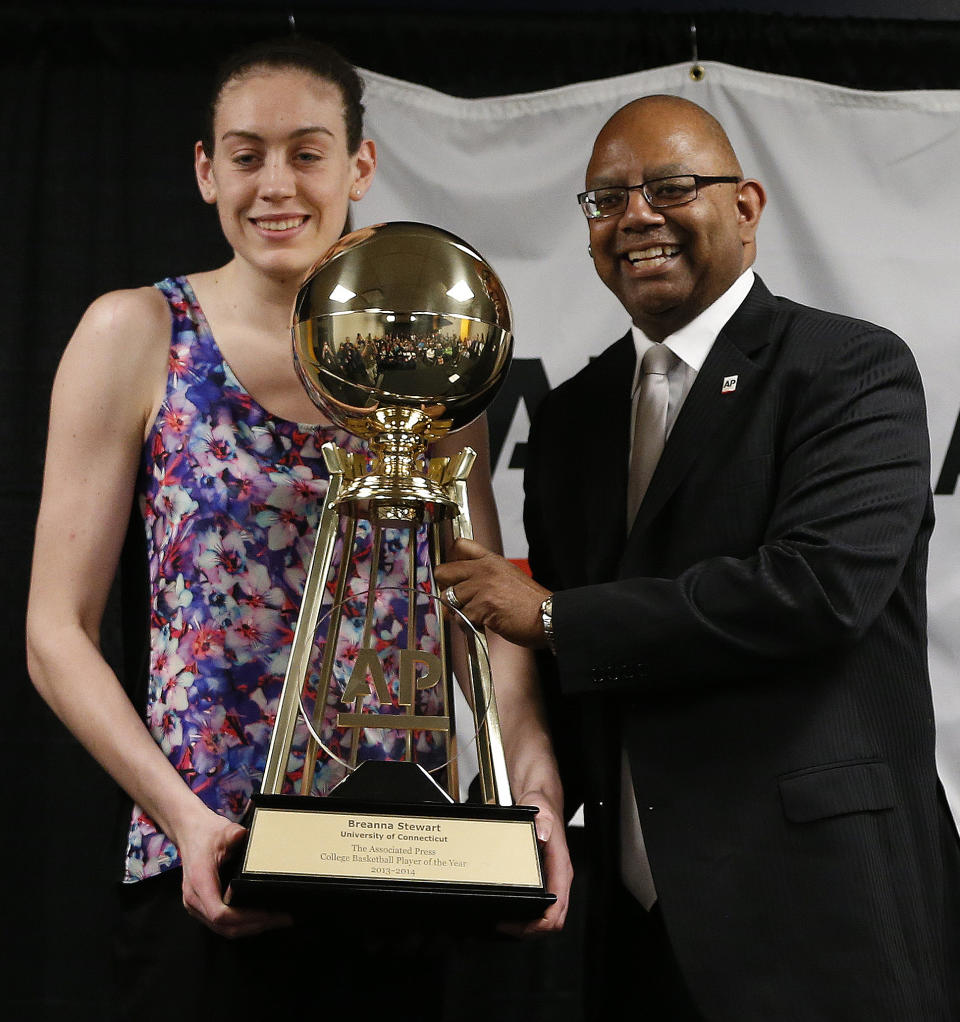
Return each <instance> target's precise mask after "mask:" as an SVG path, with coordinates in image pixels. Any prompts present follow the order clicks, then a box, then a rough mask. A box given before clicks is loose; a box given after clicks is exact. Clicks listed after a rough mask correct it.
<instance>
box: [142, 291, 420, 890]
mask: <svg viewBox="0 0 960 1022" xmlns="http://www.w3.org/2000/svg"><path fill="white" fill-rule="evenodd" d="M156 286H157V287H158V288H159V289H160V291H161V292H162V293H163V294H164V296H165V297H166V299H167V301H168V303H169V305H170V310H171V316H172V338H171V346H170V362H169V371H168V379H167V390H166V395H165V399H164V401H163V405H162V407H161V409H160V411H159V413H158V415H157V417H156V420H155V421H154V423H153V427H152V429H151V432H150V435H149V437H148V440H147V443H146V445H145V448H144V457H143V462H142V465H141V470H140V476H139V480H138V489H137V493H138V501H139V507H140V512H141V514H142V516H143V522H144V528H145V530H146V539H147V555H148V560H149V579H150V594H151V596H150V649H151V654H150V673H149V684H148V693H147V706H146V722H147V726H148V727H149V729H150V732H151V733H152V735H153V737H154V738H155V740H156V741H157V743H158V744H159V746H160V748H161V749H162V750H163V752H164V753H165V754H166V756H167V758H168V759H169V760H170V762H171V763H172V764H173V766H174V767H175V768H176V769H177V771H178V772H179V773H180V776H181V777H182V778H183V780H184V781H185V783H186V784H188V785H189V787H190V788H191V790H192V791H193V792H194V793H195V794H196V795H197V796H199V797H200V798H201V799H202V800H203V801H204V802H205V803H206V804H207V805H208V806H209V807H210V808H211V809H213V810H215V811H216V812H218V813H220V814H222V815H223V816H226V817H228V818H230V819H232V820H238V819H240V817H241V816H242V815H243V812H244V810H245V808H246V805H247V801H248V799H249V798H250V796H251V795H252V794H253V793H254V792H255V791H257V790H258V788H259V784H260V779H261V776H262V772H263V767H264V762H265V760H266V755H267V749H268V747H269V743H270V735H271V731H272V726H273V719H274V715H275V713H276V710H277V704H278V700H279V696H280V691H281V688H282V685H283V677H284V672H285V670H286V666H287V657H288V653H289V647H290V643H291V641H292V639H293V631H294V627H295V624H296V618H297V613H298V610H299V605H300V599H301V595H302V592H303V586H304V581H305V578H306V571H307V567H308V566H309V561H310V556H311V554H312V550H313V541H314V532H315V528H316V525H317V520H318V516H319V512H320V510H321V507H322V501H323V498H324V496H325V494H326V489H327V469H326V465H325V463H324V460H323V456H322V453H321V450H320V448H321V446H322V445H323V444H324V443H326V442H327V441H330V440H332V441H334V442H336V443H337V444H338V445H339V446H341V447H344V448H347V449H351V450H357V451H360V450H363V449H364V448H363V445H362V443H361V441H359V440H358V439H357V438H355V437H353V436H351V435H349V434H347V433H345V432H343V431H340V430H337V429H334V428H332V427H314V426H304V425H299V424H296V423H292V422H288V421H285V420H283V419H279V418H277V417H275V416H273V415H271V414H270V413H269V412H267V411H266V410H265V409H263V408H262V407H261V406H260V405H259V404H258V403H257V402H256V401H255V400H254V399H253V398H252V397H251V396H250V394H248V393H247V391H246V390H245V389H244V388H243V386H242V384H241V383H240V382H239V381H238V380H237V378H236V377H235V376H234V375H233V372H232V371H231V369H230V367H229V365H228V364H227V363H226V362H225V361H224V359H223V356H222V355H221V353H220V351H219V349H218V347H217V345H216V342H215V341H214V338H213V336H212V334H211V332H210V329H209V327H208V325H207V323H206V320H205V319H204V318H203V313H202V311H201V309H200V307H199V305H198V303H197V300H196V297H195V296H194V294H193V292H192V290H191V288H190V285H189V283H188V281H187V280H186V278H184V277H177V278H168V279H167V280H164V281H162V282H160V283H159V284H157V285H156ZM370 531H371V530H370V529H369V527H368V526H367V523H361V528H360V530H359V531H358V539H357V544H356V547H355V550H356V551H357V553H356V556H355V563H354V572H355V581H354V583H353V590H354V592H353V593H352V596H355V595H356V592H357V591H359V590H362V589H365V588H366V585H367V582H366V577H365V576H368V575H369V544H370ZM387 540H388V542H387V543H386V544H385V551H386V552H384V553H381V554H380V557H381V561H382V564H381V572H382V575H381V573H380V572H378V583H379V584H380V585H381V586H383V585H387V586H394V585H399V586H403V585H406V577H405V576H406V574H407V572H406V571H405V569H404V568H403V567H402V566H403V565H404V564H405V562H406V557H407V555H406V546H407V542H406V534H402V535H399V536H389V535H388V536H387ZM391 551H392V553H393V554H396V556H395V557H393V556H392V554H391ZM424 557H425V551H423V550H419V551H418V559H419V563H420V564H421V565H422V564H424V563H425V561H424V559H423V558H424ZM427 574H428V573H427V571H426V569H418V570H417V576H418V577H417V582H418V587H419V588H421V589H422V588H424V587H425V586H426V585H427V581H426V579H427ZM392 593H397V594H398V595H397V596H396V597H395V599H396V601H397V603H398V605H397V606H396V607H393V606H391V601H392V600H393V599H394V597H393V596H392V595H391V594H392ZM364 602H365V597H364ZM405 602H406V591H405V590H403V591H400V590H380V591H378V597H377V609H376V614H375V624H374V634H375V638H376V643H377V645H378V647H379V648H384V647H389V645H390V643H392V642H396V641H399V639H398V637H399V636H401V633H402V631H403V627H404V626H403V625H402V624H399V623H398V621H397V620H396V618H397V617H400V620H401V621H402V620H403V618H402V616H401V615H402V614H403V613H405V610H404V607H405ZM344 620H345V622H346V623H347V632H346V634H345V635H341V638H340V640H339V641H338V655H337V665H338V669H339V671H340V674H341V675H342V674H343V672H344V671H345V670H348V669H349V663H350V656H351V650H354V652H353V655H354V656H355V649H356V647H357V646H358V645H359V643H360V637H361V630H362V627H363V623H364V613H363V608H362V607H360V609H359V611H358V610H357V609H356V608H354V609H353V611H352V613H347V614H345V615H344ZM351 627H352V628H353V634H351V633H350V628H351ZM388 654H389V650H388ZM328 730H329V729H328ZM350 734H351V735H355V736H358V737H357V740H358V741H359V743H360V744H361V745H362V746H363V749H362V750H361V752H360V755H359V758H360V759H364V758H400V755H399V753H400V750H399V749H396V750H394V749H391V743H396V742H398V741H401V740H404V741H405V736H402V735H400V734H399V733H398V732H390V731H379V730H368V731H359V732H357V731H355V730H354V731H351V732H350ZM334 737H335V736H334ZM415 737H416V741H417V742H418V743H423V742H424V741H429V736H425V735H423V734H421V733H417V734H416V736H415ZM300 738H301V743H300V744H301V748H300V751H299V757H300V758H299V762H297V759H296V755H294V756H291V772H290V775H289V777H288V785H289V786H290V787H295V786H296V784H297V781H298V771H299V770H301V769H302V765H303V756H302V744H305V741H306V735H305V734H303V735H301V736H300ZM325 744H326V743H325ZM328 747H329V746H328ZM394 753H398V754H397V755H395V754H394ZM341 776H342V769H341V768H340V766H339V764H337V763H336V762H333V761H331V760H330V759H329V758H328V757H326V756H325V755H324V754H323V753H322V752H321V754H320V757H319V759H318V761H317V767H316V772H315V774H314V777H313V779H312V785H311V790H316V791H324V790H325V789H327V788H329V787H330V786H331V785H332V783H335V782H336V781H337V780H339V779H340V777H341ZM178 864H179V856H178V852H177V849H176V847H175V846H174V844H173V843H172V842H171V840H170V839H169V838H168V837H167V836H166V835H165V834H163V833H162V832H161V831H160V830H159V829H158V827H157V825H156V824H155V823H154V822H153V821H152V820H151V819H150V817H149V816H147V815H146V813H144V812H143V810H142V809H141V808H140V807H138V806H134V808H133V816H132V820H131V824H130V830H129V837H128V846H127V854H126V863H125V874H124V880H125V881H126V882H132V881H136V880H139V879H141V878H143V877H149V876H153V875H156V874H157V873H160V872H163V871H164V870H167V869H169V868H171V867H173V866H176V865H178Z"/></svg>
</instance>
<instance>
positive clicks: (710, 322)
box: [630, 266, 754, 389]
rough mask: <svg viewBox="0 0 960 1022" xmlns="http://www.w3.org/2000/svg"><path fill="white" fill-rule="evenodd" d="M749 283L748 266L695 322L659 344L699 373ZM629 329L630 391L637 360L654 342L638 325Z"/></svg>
mask: <svg viewBox="0 0 960 1022" xmlns="http://www.w3.org/2000/svg"><path fill="white" fill-rule="evenodd" d="M753 281H754V272H753V270H752V269H751V268H750V267H749V266H748V267H747V269H746V270H744V271H743V273H741V274H740V276H739V277H737V279H736V280H735V281H734V282H733V283H732V284H731V285H730V287H728V288H727V290H726V291H724V292H723V294H722V295H720V297H719V298H718V299H717V300H716V301H715V302H714V303H713V305H709V306H707V308H705V309H704V310H703V312H701V313H700V315H699V316H697V317H696V319H692V320H691V321H690V322H689V323H687V325H686V326H683V327H681V328H680V329H679V330H677V331H676V332H675V333H672V334H670V336H669V337H667V338H666V339H665V340H664V342H663V343H664V344H665V345H666V346H667V347H668V348H669V349H670V350H671V351H672V352H673V353H674V355H676V356H677V358H679V359H680V360H681V361H682V362H684V363H686V365H688V366H690V368H691V369H692V370H693V371H694V372H695V373H698V372H700V369H701V367H702V366H703V363H704V361H705V359H706V357H707V355H708V354H709V353H710V349H711V348H712V347H713V343H714V341H716V339H717V337H718V336H719V335H720V331H721V330H722V329H723V328H724V327H725V326H726V325H727V323H728V321H729V320H730V318H731V317H732V316H733V314H734V313H735V312H736V311H737V309H739V308H740V306H741V305H742V304H743V302H744V299H745V298H746V297H747V295H748V294H749V293H750V288H752V287H753ZM630 329H631V331H632V333H633V344H634V347H635V348H636V352H637V367H636V372H635V373H634V389H636V382H637V375H638V374H639V372H640V360H641V359H642V358H643V355H644V352H645V351H646V350H647V348H649V347H650V346H651V345H652V344H653V343H654V342H653V341H651V340H650V338H649V337H647V335H646V334H645V333H644V332H643V331H642V330H641V329H640V328H639V327H638V326H635V325H631V328H630Z"/></svg>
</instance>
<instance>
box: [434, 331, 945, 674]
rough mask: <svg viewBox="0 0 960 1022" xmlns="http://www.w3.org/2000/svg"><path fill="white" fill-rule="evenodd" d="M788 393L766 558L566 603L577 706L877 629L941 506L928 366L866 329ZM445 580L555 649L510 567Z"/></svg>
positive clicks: (700, 568) (727, 561)
mask: <svg viewBox="0 0 960 1022" xmlns="http://www.w3.org/2000/svg"><path fill="white" fill-rule="evenodd" d="M784 385H785V386H786V384H784ZM790 385H791V386H793V387H794V393H792V394H791V395H790V399H791V401H792V412H791V414H790V419H789V421H784V422H783V423H780V424H778V426H779V442H780V443H781V445H782V446H781V448H780V449H779V450H778V451H777V455H776V456H777V462H778V463H777V465H776V472H777V481H776V494H775V499H774V501H773V506H772V510H771V513H770V514H769V517H768V523H767V527H766V531H765V534H764V536H763V537H762V541H761V542H760V544H759V546H758V548H757V550H756V551H755V552H754V553H753V554H751V555H749V556H746V557H733V556H716V557H710V558H706V559H702V560H699V561H697V562H696V563H693V564H691V565H689V566H687V567H686V568H685V569H684V570H681V571H679V572H678V573H677V574H676V576H675V577H672V578H647V577H635V578H625V579H622V580H619V581H613V582H609V583H604V584H600V585H593V586H585V587H581V588H576V589H570V590H567V591H564V592H559V593H557V594H555V596H554V600H553V614H554V628H555V632H556V646H557V662H558V668H559V671H560V676H561V684H562V686H563V688H564V690H565V691H567V692H577V691H584V692H586V691H589V692H591V693H597V692H602V691H605V690H615V689H623V690H631V691H637V692H640V691H655V690H657V688H658V687H659V686H661V685H666V686H667V687H670V686H673V685H675V684H676V682H677V679H678V678H686V679H687V680H688V681H689V682H690V683H693V684H700V683H706V682H707V678H706V677H705V672H704V665H709V668H710V670H709V672H708V673H709V680H710V681H711V682H714V681H721V680H722V679H723V678H725V677H730V676H738V677H743V676H744V674H749V673H750V672H751V671H754V670H756V669H757V668H758V667H762V666H763V665H764V664H766V665H769V664H770V663H772V662H776V661H784V660H789V659H791V658H797V657H801V658H802V657H808V656H810V655H811V654H812V653H815V652H817V651H821V650H823V649H826V648H829V647H837V648H839V647H841V646H843V645H844V644H848V643H853V642H856V640H857V639H858V638H859V637H860V636H862V635H863V633H864V632H865V630H866V629H867V628H869V627H870V624H871V623H872V622H873V621H874V620H875V619H876V617H877V615H878V614H879V613H880V611H881V610H882V608H883V607H884V606H885V605H886V604H887V601H888V600H889V599H890V596H891V593H892V592H893V590H894V588H895V586H896V585H897V583H898V581H899V579H900V577H901V574H902V572H903V570H904V565H905V564H906V562H907V559H908V557H909V556H910V555H911V552H912V550H913V547H914V544H915V542H916V539H917V535H918V531H919V530H920V528H921V523H922V521H923V518H924V514H925V511H926V508H927V502H928V499H929V458H928V450H927V435H926V420H925V410H924V402H923V395H922V389H921V386H920V380H919V374H918V372H917V369H916V365H915V363H914V361H913V358H912V356H911V355H910V353H909V351H908V350H907V349H906V347H905V345H904V344H903V342H902V341H900V340H899V338H897V337H895V336H894V335H892V334H890V333H888V332H887V331H883V330H880V329H877V328H871V327H868V326H866V325H861V328H859V329H856V330H853V329H849V328H848V329H847V331H846V333H845V334H844V335H842V336H840V337H839V338H838V339H837V340H836V341H835V343H833V344H832V345H831V346H830V348H829V349H828V350H827V354H826V355H825V357H824V360H823V363H822V364H820V365H817V366H816V369H815V371H810V372H808V374H807V375H806V377H804V378H802V379H801V378H800V377H799V376H798V377H796V378H795V379H792V380H791V381H790ZM717 471H718V472H720V471H722V466H718V468H717ZM669 512H670V509H669V506H668V508H667V509H666V513H667V514H669ZM703 527H704V528H705V529H709V528H710V523H709V522H707V521H705V522H704V523H703ZM533 545H534V540H533V537H531V546H532V547H533ZM474 554H475V552H474ZM448 567H449V568H450V575H449V579H450V581H449V582H447V583H446V584H456V592H457V596H458V599H460V600H461V602H462V601H463V600H464V599H465V598H468V599H471V603H470V605H469V606H468V610H467V613H468V615H469V616H470V617H471V619H475V620H476V621H482V622H483V623H485V624H487V626H488V627H495V628H499V629H501V630H502V631H503V632H504V634H509V635H510V636H511V638H512V639H513V640H514V641H516V642H521V643H523V644H524V645H527V646H530V647H535V646H537V645H541V644H542V642H543V639H542V629H540V628H538V626H537V621H536V615H535V613H534V611H535V604H536V597H537V596H538V595H540V593H538V592H534V591H530V590H529V589H528V587H526V585H525V584H524V583H523V581H522V580H521V579H519V578H512V579H511V578H509V577H508V576H509V566H498V567H497V568H496V569H494V568H493V567H492V564H491V563H490V562H484V561H483V560H482V559H481V558H480V557H477V556H472V557H471V559H470V560H463V561H459V562H457V563H456V564H452V565H449V566H448ZM491 579H493V580H494V585H491V584H490V580H491ZM445 580H446V576H445ZM493 589H495V590H496V596H495V597H494V596H491V595H490V593H491V591H492V590H493ZM481 592H483V596H480V595H479V594H480V593H481ZM544 592H545V591H544ZM494 622H495V623H494ZM664 650H669V656H668V657H665V656H664V653H663V651H664ZM624 668H626V669H624Z"/></svg>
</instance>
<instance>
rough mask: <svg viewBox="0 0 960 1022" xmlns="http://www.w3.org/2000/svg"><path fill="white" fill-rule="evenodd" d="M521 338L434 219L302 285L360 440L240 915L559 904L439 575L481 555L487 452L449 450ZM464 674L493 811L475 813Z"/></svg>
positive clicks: (302, 356) (314, 330)
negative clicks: (443, 447) (450, 552)
mask: <svg viewBox="0 0 960 1022" xmlns="http://www.w3.org/2000/svg"><path fill="white" fill-rule="evenodd" d="M511 330H512V320H511V311H510V303H509V300H508V299H507V295H506V292H505V291H504V289H503V286H502V284H501V283H500V280H499V278H498V277H497V276H496V274H495V273H494V272H493V271H492V270H491V268H490V267H489V266H488V265H487V263H486V262H485V261H484V260H483V259H482V258H481V256H480V255H479V254H478V253H477V252H476V251H475V250H474V249H473V248H472V247H471V246H469V245H468V244H466V243H465V242H464V241H461V240H460V239H459V238H456V237H454V236H453V235H452V234H448V233H447V232H445V231H442V230H440V229H439V228H436V227H430V226H427V225H425V224H415V223H387V224H380V225H378V226H375V227H368V228H363V229H361V230H358V231H355V232H353V233H352V234H348V235H346V236H345V237H343V238H342V239H341V240H340V241H339V242H338V243H337V244H336V245H334V247H333V248H332V249H331V250H330V251H329V252H328V253H327V254H326V255H325V256H324V257H323V259H322V260H321V261H320V262H319V263H318V264H317V265H316V266H315V267H314V269H313V270H312V271H311V273H310V275H309V276H308V278H307V280H306V282H305V283H304V285H303V287H302V288H301V289H300V292H299V294H298V296H297V302H296V306H295V310H294V318H293V342H294V360H295V363H296V367H297V371H298V373H299V375H300V378H301V380H302V381H303V384H304V387H305V388H306V390H307V392H308V394H309V395H310V397H311V398H312V400H313V401H314V403H315V404H316V405H317V407H318V408H320V409H321V410H322V411H323V412H324V413H325V414H326V415H327V416H328V417H329V418H330V419H331V421H332V422H334V423H335V424H336V425H338V426H340V427H341V428H343V429H344V430H347V431H348V432H349V433H350V434H352V437H351V438H350V439H351V441H352V444H341V445H339V446H338V445H336V444H333V443H328V444H325V445H324V447H323V449H322V450H323V456H324V458H325V460H326V464H327V467H328V469H329V472H330V483H329V489H328V492H327V496H326V500H325V502H324V506H323V509H322V512H321V515H320V520H319V524H318V529H317V539H316V546H315V549H314V553H313V558H312V561H311V564H310V567H309V570H308V574H307V578H306V583H305V587H304V594H303V603H302V605H301V608H300V615H299V619H298V622H297V627H296V631H295V634H294V638H293V643H292V647H291V651H290V660H289V665H288V668H287V673H286V678H285V681H284V686H283V692H282V695H281V698H280V703H279V706H278V709H277V715H276V722H275V726H274V731H273V736H272V740H271V745H270V750H269V753H268V757H267V763H266V767H265V771H264V777H263V783H262V785H261V789H260V793H259V794H258V795H255V796H254V799H253V802H252V806H251V810H250V813H249V814H248V818H247V824H248V827H249V838H248V841H247V845H246V849H245V852H244V855H243V861H242V865H241V867H240V871H239V873H238V874H237V875H236V876H235V877H234V879H233V880H232V883H231V898H232V900H233V901H234V903H238V904H263V905H278V904H281V905H283V904H286V905H296V904H300V903H302V901H303V899H304V898H305V897H306V898H309V897H312V896H320V897H323V898H329V897H331V896H334V897H336V896H338V895H349V896H350V897H357V896H374V897H377V898H383V897H392V898H409V897H410V896H418V897H424V896H431V897H434V898H437V899H441V900H442V901H443V902H444V904H445V905H451V904H454V903H455V904H456V905H458V906H459V907H460V908H465V907H468V908H470V909H475V910H478V911H480V912H482V913H485V914H488V915H492V916H494V917H498V918H509V917H513V918H524V917H526V918H530V917H534V916H537V915H540V914H541V913H542V912H543V911H544V910H545V908H546V907H547V906H548V905H550V904H551V903H552V902H553V901H554V900H555V897H554V895H552V894H549V893H547V892H546V891H545V890H544V883H543V874H542V868H541V862H540V856H539V851H538V847H537V841H536V833H535V830H534V816H535V815H536V812H537V809H536V807H529V806H514V805H513V804H512V800H511V797H510V785H509V781H508V778H507V770H506V761H505V759H504V754H503V745H502V741H501V736H500V726H499V720H498V717H497V702H496V695H495V692H494V688H493V684H492V681H491V677H490V666H489V660H488V656H487V647H486V642H485V639H484V637H483V635H482V634H481V633H479V632H478V631H477V630H476V629H474V628H473V626H472V625H471V624H470V622H469V621H468V620H467V619H466V618H465V617H464V616H463V615H462V614H460V613H459V611H457V610H455V609H454V608H452V607H450V606H448V605H446V604H444V603H443V602H442V600H441V599H440V593H438V592H437V590H436V585H435V583H434V580H433V567H434V566H435V565H436V564H437V563H438V560H439V554H440V549H441V543H442V540H443V538H444V536H446V538H448V539H449V538H451V537H452V538H460V537H465V538H472V535H473V532H472V527H471V523H470V512H469V506H468V502H467V488H466V480H467V476H468V474H469V472H470V468H471V466H472V464H473V461H474V459H475V457H476V455H475V452H474V451H472V450H471V449H470V448H465V449H463V450H461V451H460V452H459V453H458V454H457V455H456V456H455V457H453V458H439V457H428V456H427V445H428V444H429V443H431V442H432V441H435V440H438V439H440V438H441V437H443V436H446V434H447V433H449V432H452V431H454V430H457V429H460V428H461V427H463V426H465V425H467V424H468V423H470V422H472V421H473V420H474V419H475V418H476V417H477V416H478V415H480V414H481V412H482V411H483V410H484V409H485V408H486V407H487V405H488V404H489V403H490V401H491V400H492V399H493V396H494V395H495V393H496V391H497V389H498V387H499V386H500V384H501V383H502V381H503V379H504V376H505V375H506V372H507V369H508V367H509V363H510V352H511V347H512V334H511ZM355 438H361V439H362V440H363V441H365V442H366V447H364V446H362V445H361V444H360V443H359V442H357V441H356V440H355ZM361 553H362V556H359V555H360V554H361ZM451 625H454V627H451ZM454 665H456V668H457V671H456V673H457V676H458V678H459V680H460V681H461V683H462V684H461V686H460V687H461V691H462V692H463V698H462V699H461V700H460V707H461V710H466V713H468V714H469V717H468V719H469V720H470V725H469V726H468V727H463V726H461V727H460V728H459V734H460V736H461V738H462V736H464V735H465V734H466V735H470V736H472V743H473V744H474V746H475V758H476V761H477V764H478V767H479V778H478V779H479V799H478V800H477V801H464V800H462V799H461V792H460V780H461V778H460V771H459V769H458V765H459V761H460V759H461V756H462V754H463V752H464V751H465V750H464V749H460V748H458V741H460V740H461V739H458V728H457V726H456V719H457V702H458V701H457V698H456V694H455V685H456V680H455V677H454ZM291 779H293V780H291ZM291 789H292V790H291Z"/></svg>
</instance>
